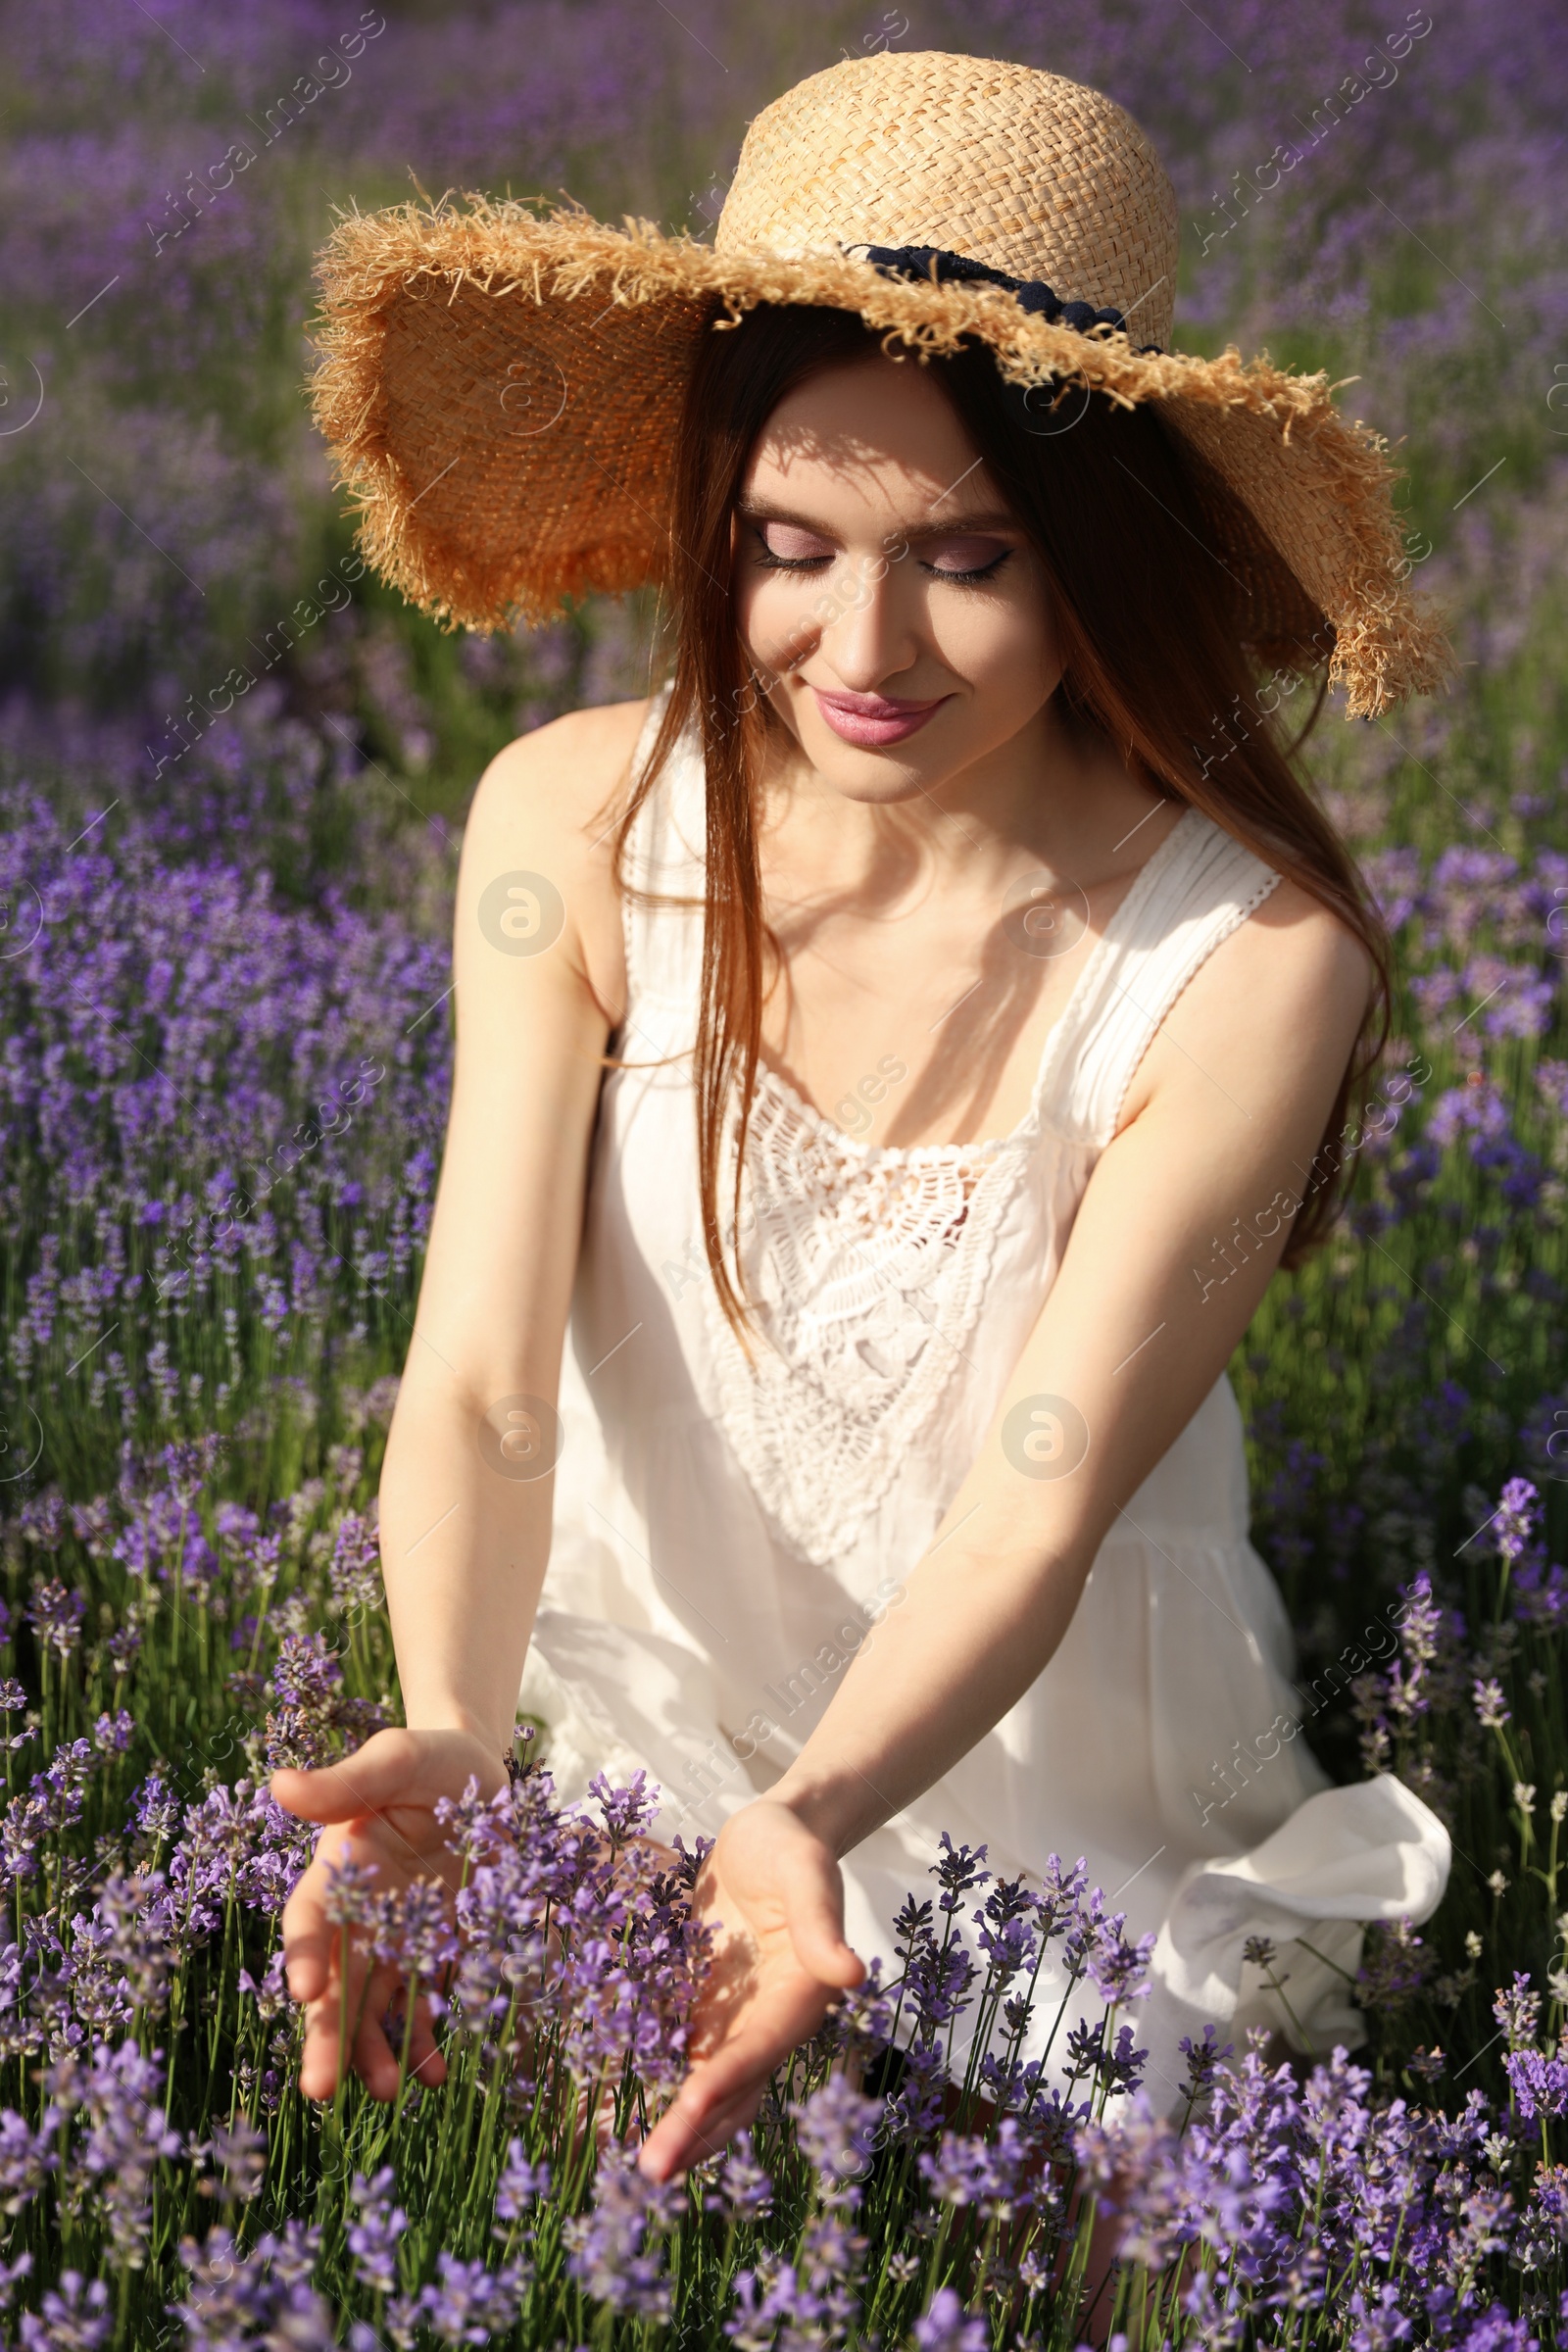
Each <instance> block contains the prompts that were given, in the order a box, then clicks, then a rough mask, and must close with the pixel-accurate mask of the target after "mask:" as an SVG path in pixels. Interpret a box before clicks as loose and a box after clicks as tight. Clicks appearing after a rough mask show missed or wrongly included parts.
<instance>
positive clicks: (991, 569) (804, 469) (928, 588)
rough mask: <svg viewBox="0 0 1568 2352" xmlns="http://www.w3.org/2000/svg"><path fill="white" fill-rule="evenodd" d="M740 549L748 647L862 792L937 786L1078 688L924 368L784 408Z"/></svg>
mask: <svg viewBox="0 0 1568 2352" xmlns="http://www.w3.org/2000/svg"><path fill="white" fill-rule="evenodd" d="M733 548H734V573H733V579H734V595H735V603H736V613H737V618H738V623H739V627H740V632H741V641H742V643H743V645H744V646H745V648H746V650H747V653H748V654H749V655H750V657H751V660H752V662H753V663H754V665H755V666H756V668H757V669H758V670H759V671H760V673H761V675H762V677H763V678H764V679H765V680H766V681H768V682H769V699H770V701H771V702H772V704H773V707H774V709H775V710H776V711H778V713H779V715H780V717H782V718H783V719H784V720H785V722H786V724H787V725H788V727H789V728H790V731H791V733H792V734H793V735H794V736H795V738H796V740H797V742H798V743H799V744H800V746H801V749H802V751H803V752H804V753H805V755H806V757H807V759H808V760H809V761H810V763H811V765H812V767H814V768H815V769H816V771H817V772H818V774H819V775H820V776H821V777H822V778H823V779H824V780H825V781H826V782H827V783H828V784H829V785H830V786H831V787H832V788H833V789H835V790H836V791H838V792H841V793H843V794H844V796H845V798H846V799H848V800H855V801H867V802H897V801H905V800H910V799H913V798H914V797H915V796H916V795H917V794H920V793H929V792H932V791H933V790H935V789H936V788H937V787H939V786H940V785H942V784H944V783H946V782H947V781H948V780H949V779H950V778H952V777H954V776H956V775H958V774H960V773H962V772H963V771H964V770H965V769H967V768H969V767H971V766H973V765H974V763H975V762H976V761H977V760H984V759H985V758H986V757H987V755H988V754H990V753H993V752H996V751H998V750H1000V749H1001V748H1002V747H1003V746H1005V745H1006V744H1008V743H1010V742H1011V741H1012V740H1013V739H1014V738H1015V737H1016V736H1018V735H1019V734H1020V733H1021V732H1022V731H1023V730H1024V729H1026V728H1028V727H1030V726H1031V724H1032V723H1035V722H1038V721H1039V720H1040V718H1041V714H1042V712H1043V711H1044V709H1045V706H1046V704H1047V703H1048V702H1049V701H1050V699H1051V696H1052V695H1053V694H1054V691H1055V688H1056V685H1057V683H1058V681H1059V679H1060V677H1061V660H1060V656H1059V654H1058V651H1057V646H1056V638H1055V631H1054V627H1053V624H1052V615H1051V609H1050V605H1049V602H1048V599H1047V594H1046V585H1045V580H1044V578H1043V575H1042V572H1041V567H1040V564H1039V560H1038V558H1037V557H1036V555H1035V553H1034V550H1033V549H1032V547H1031V546H1030V544H1029V542H1028V540H1027V539H1026V538H1025V536H1024V533H1023V531H1022V530H1021V529H1020V527H1019V526H1018V524H1017V523H1016V522H1014V521H1013V520H1012V518H1011V516H1010V515H1008V514H1007V512H1006V511H1005V507H1004V506H1003V502H1002V499H1001V497H1000V495H999V493H998V492H997V490H996V487H995V485H994V484H993V483H992V482H991V481H990V479H989V478H988V476H987V473H986V469H985V466H984V464H983V463H982V461H981V459H980V455H979V452H978V451H977V450H976V449H975V448H974V446H973V444H972V442H971V441H970V440H969V438H968V435H967V434H966V432H965V431H964V428H963V426H962V425H961V424H960V423H959V421H958V418H957V416H956V413H955V411H954V410H953V409H952V408H951V407H950V406H949V403H948V401H947V400H946V398H945V397H944V395H943V394H942V392H941V391H940V390H939V389H938V387H937V385H936V383H935V382H934V381H933V370H932V369H930V368H922V367H921V366H920V365H919V364H918V362H917V361H915V360H914V359H913V358H912V357H911V358H910V359H908V360H906V361H902V362H901V361H897V360H892V359H889V358H887V357H886V356H885V355H884V354H882V353H880V352H877V353H875V354H874V355H873V356H872V357H870V358H869V359H867V360H864V361H857V362H854V363H851V364H849V365H847V366H842V367H837V368H830V369H826V370H824V371H823V372H822V373H821V374H819V375H815V376H812V377H811V378H810V380H809V382H808V383H806V384H803V385H802V386H801V387H800V389H799V390H798V391H795V392H792V393H791V394H790V395H789V396H788V397H787V398H786V399H784V400H782V401H781V402H780V403H779V405H778V407H777V408H776V409H775V410H774V411H773V414H772V415H771V417H769V418H768V420H767V423H766V424H765V425H764V426H763V428H762V432H761V434H760V438H759V440H758V443H757V447H756V449H755V450H754V451H753V454H752V460H751V464H750V465H749V466H748V468H747V471H746V475H745V479H744V481H743V484H742V488H741V495H740V498H739V500H738V501H737V507H736V515H735V522H734V533H733Z"/></svg>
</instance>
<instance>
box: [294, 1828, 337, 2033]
mask: <svg viewBox="0 0 1568 2352" xmlns="http://www.w3.org/2000/svg"><path fill="white" fill-rule="evenodd" d="M325 1892H326V1880H325V1874H324V1872H320V1871H319V1870H318V1869H317V1867H316V1864H315V1863H314V1862H313V1863H312V1864H311V1865H310V1867H309V1868H308V1869H307V1870H306V1872H305V1875H304V1877H303V1878H302V1879H301V1880H300V1882H299V1884H298V1886H297V1887H295V1888H294V1891H293V1893H292V1894H291V1895H290V1896H289V1898H288V1901H287V1902H286V1903H285V1904H284V1905H283V1973H284V1976H285V1977H286V1978H287V1980H288V1988H289V1991H290V1993H291V1994H292V1995H293V1997H294V1999H295V2000H296V2001H317V2000H319V1999H320V1997H321V1995H322V1994H323V1993H324V1992H325V1990H326V1986H327V1980H328V1977H329V1975H330V1973H331V1966H332V1956H333V1951H334V1948H335V1946H336V1942H337V1938H338V1930H337V1929H336V1928H335V1927H334V1926H333V1925H332V1923H331V1921H330V1920H329V1919H328V1918H327V1916H326V1909H325Z"/></svg>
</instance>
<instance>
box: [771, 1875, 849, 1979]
mask: <svg viewBox="0 0 1568 2352" xmlns="http://www.w3.org/2000/svg"><path fill="white" fill-rule="evenodd" d="M782 1876H783V1879H784V1887H785V1914H786V1917H787V1918H788V1921H789V1930H790V1941H791V1942H792V1943H793V1944H794V1946H795V1956H796V1958H797V1959H798V1960H799V1961H800V1964H801V1966H802V1967H803V1968H804V1969H807V1970H809V1972H810V1974H811V1975H812V1976H813V1977H815V1978H816V1979H817V1981H818V1983H819V1984H822V1985H837V1986H838V1987H839V1988H840V1990H841V1991H845V1992H848V1991H849V1990H850V1988H851V1987H852V1986H853V1985H858V1984H859V1983H860V1981H861V1979H862V1978H863V1977H864V1975H865V1962H864V1961H863V1960H862V1959H861V1958H860V1956H859V1954H858V1952H857V1951H855V1950H854V1949H853V1948H852V1946H851V1945H850V1944H848V1943H846V1942H845V1940H844V1880H843V1878H842V1876H841V1875H840V1872H839V1867H838V1864H837V1863H836V1862H835V1861H833V1859H832V1857H831V1856H830V1855H829V1853H828V1851H827V1849H826V1847H825V1846H820V1845H818V1844H817V1843H816V1841H815V1840H814V1839H813V1840H812V1841H811V1843H810V1844H809V1845H807V1846H803V1847H800V1848H797V1850H796V1851H795V1852H794V1853H792V1854H791V1855H790V1856H789V1857H788V1859H787V1861H786V1863H785V1867H784V1871H783V1874H782Z"/></svg>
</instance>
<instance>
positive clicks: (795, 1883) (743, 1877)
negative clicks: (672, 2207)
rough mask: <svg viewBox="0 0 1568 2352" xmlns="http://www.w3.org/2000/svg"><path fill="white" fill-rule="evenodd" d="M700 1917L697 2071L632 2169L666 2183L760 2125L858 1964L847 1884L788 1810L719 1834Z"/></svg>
mask: <svg viewBox="0 0 1568 2352" xmlns="http://www.w3.org/2000/svg"><path fill="white" fill-rule="evenodd" d="M696 1905H697V1908H698V1910H699V1911H700V1913H701V1914H702V1916H703V1918H704V1919H706V1920H707V1921H708V1923H709V1924H710V1926H711V1928H712V1929H713V1930H714V1945H713V1965H712V1970H711V1974H710V1976H709V1978H708V1982H707V1984H706V1985H705V1986H704V1990H703V1995H702V1999H701V2001H700V2002H699V2004H698V2011H697V2033H696V2036H695V2040H694V2044H693V2049H694V2056H695V2061H696V2062H695V2064H694V2065H693V2067H692V2070H691V2073H690V2074H689V2075H688V2076H687V2078H686V2080H685V2082H683V2083H682V2084H681V2086H680V2089H679V2091H678V2092H677V2093H676V2096H675V2099H674V2102H673V2104H672V2105H671V2106H670V2107H669V2108H668V2109H667V2110H666V2112H665V2113H664V2114H663V2115H662V2116H661V2118H660V2120H659V2122H658V2123H657V2124H656V2125H655V2127H654V2129H653V2131H651V2132H650V2133H649V2135H648V2138H647V2139H646V2141H645V2142H644V2144H643V2148H642V2151H641V2154H640V2155H639V2157H638V2160H637V2161H638V2164H639V2166H640V2168H641V2170H642V2171H643V2172H645V2173H647V2174H649V2175H651V2176H652V2178H653V2179H654V2180H672V2179H673V2178H674V2177H675V2176H676V2175H677V2174H680V2173H684V2172H685V2171H687V2169H688V2168H689V2167H690V2166H692V2165H694V2164H701V2163H702V2162H703V2160H704V2158H705V2157H708V2156H711V2155H713V2154H715V2153H716V2151H717V2150H718V2149H719V2148H721V2147H722V2146H723V2145H724V2144H725V2142H726V2141H727V2140H729V2139H732V2138H733V2137H734V2135H735V2133H736V2132H737V2131H741V2130H742V2129H743V2128H744V2127H745V2126H746V2125H747V2124H749V2123H750V2122H751V2121H752V2119H753V2118H754V2117H755V2115H756V2114H757V2111H758V2109H759V2107H760V2105H761V2103H762V2093H763V2091H764V2090H765V2089H766V2087H767V2082H768V2077H769V2076H770V2075H771V2074H772V2073H773V2072H774V2070H775V2069H776V2068H777V2067H779V2066H780V2065H782V2064H783V2062H784V2060H785V2059H786V2058H787V2057H788V2056H789V2054H790V2052H791V2050H793V2049H795V2048H797V2047H798V2045H799V2044H800V2043H801V2042H803V2041H805V2040H806V2038H807V2037H808V2035H809V2034H814V2033H815V2031H816V2029H817V2027H818V2026H819V2025H820V2024H821V2022H822V2019H823V2017H824V2016H825V2015H826V2013H827V2008H828V2004H829V2002H830V2001H831V2000H832V1997H833V1995H834V1993H835V1992H838V1991H846V1990H848V1989H849V1987H850V1986H851V1985H858V1984H859V1982H860V1980H861V1978H862V1977H863V1976H864V1975H865V1964H864V1962H863V1961H862V1960H860V1959H859V1958H858V1955H857V1954H856V1953H855V1952H853V1951H852V1950H851V1949H850V1946H849V1945H848V1944H847V1943H846V1942H845V1940H844V1881H843V1878H842V1876H841V1874H840V1871H839V1866H838V1862H837V1860H836V1859H835V1857H834V1855H833V1853H832V1851H831V1850H830V1848H829V1847H827V1846H826V1845H824V1844H823V1842H822V1840H821V1838H818V1837H817V1836H816V1835H815V1834H814V1832H813V1831H811V1830H809V1829H808V1828H807V1826H806V1824H805V1823H804V1822H803V1821H802V1820H801V1819H800V1817H799V1815H798V1814H796V1813H793V1812H792V1811H791V1810H790V1808H789V1806H788V1805H782V1804H779V1803H777V1802H775V1801H771V1800H769V1799H768V1798H766V1797H760V1798H759V1799H758V1801H757V1802H756V1803H755V1804H750V1805H746V1806H744V1807H743V1808H742V1810H741V1811H740V1812H738V1813H736V1814H734V1815H732V1816H731V1818H730V1819H729V1820H728V1821H727V1822H726V1823H725V1824H724V1827H723V1828H722V1830H721V1831H720V1832H719V1834H718V1838H717V1842H716V1843H715V1844H714V1847H713V1850H712V1852H711V1854H710V1855H709V1857H708V1859H707V1861H706V1862H705V1863H704V1865H703V1870H702V1875H701V1876H700V1878H699V1879H698V1882H697V1888H696Z"/></svg>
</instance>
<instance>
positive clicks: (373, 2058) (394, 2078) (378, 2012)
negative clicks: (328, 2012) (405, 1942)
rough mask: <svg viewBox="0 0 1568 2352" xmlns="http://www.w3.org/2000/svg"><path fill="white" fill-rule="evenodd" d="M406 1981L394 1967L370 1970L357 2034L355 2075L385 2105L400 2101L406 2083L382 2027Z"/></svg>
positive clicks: (356, 2030)
mask: <svg viewBox="0 0 1568 2352" xmlns="http://www.w3.org/2000/svg"><path fill="white" fill-rule="evenodd" d="M402 1981H403V1980H402V1978H401V1976H400V1975H399V1973H398V1971H397V1970H396V1969H395V1968H393V1967H392V1966H390V1964H387V1963H383V1964H382V1965H381V1966H380V1967H378V1968H372V1969H371V1970H370V1972H369V1974H368V1977H367V1979H366V1983H365V1991H364V1996H363V1999H362V2001H361V2005H360V2018H359V2024H358V2026H357V2028H356V2029H355V2032H354V2047H353V2051H352V2059H353V2065H354V2072H355V2073H356V2074H357V2075H358V2076H359V2078H360V2081H361V2082H363V2083H364V2084H365V2087H366V2089H367V2090H368V2092H369V2094H370V2096H371V2098H372V2099H379V2100H381V2102H382V2103H383V2104H385V2103H386V2102H387V2101H388V2100H391V2099H395V2098H396V2097H397V2095H398V2089H399V2086H400V2084H401V2082H402V2080H403V2070H402V2068H401V2067H400V2066H399V2064H398V2056H397V2052H396V2051H395V2050H394V2049H393V2047H392V2045H391V2043H390V2042H389V2041H388V2040H387V2037H386V2029H385V2027H384V2026H383V2025H382V2023H381V2020H382V2018H383V2017H384V2016H385V2015H386V2011H387V2005H388V2003H389V2002H390V2000H391V1998H392V1995H393V1993H394V1992H395V1991H396V1990H397V1988H398V1986H399V1985H400V1984H401V1983H402Z"/></svg>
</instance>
